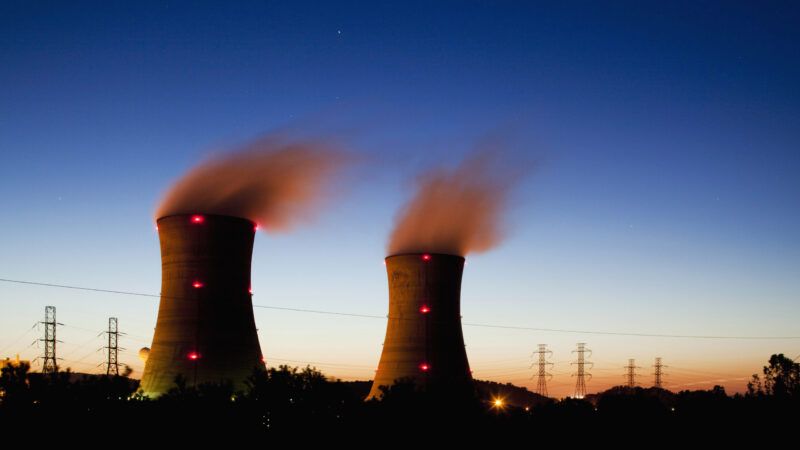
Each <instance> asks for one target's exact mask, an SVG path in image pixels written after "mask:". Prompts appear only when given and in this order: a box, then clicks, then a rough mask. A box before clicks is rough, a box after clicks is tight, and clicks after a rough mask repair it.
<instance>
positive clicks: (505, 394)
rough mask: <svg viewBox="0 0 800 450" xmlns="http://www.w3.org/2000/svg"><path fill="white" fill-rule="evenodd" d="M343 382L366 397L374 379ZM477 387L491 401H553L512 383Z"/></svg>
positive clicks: (482, 383)
mask: <svg viewBox="0 0 800 450" xmlns="http://www.w3.org/2000/svg"><path fill="white" fill-rule="evenodd" d="M342 383H344V384H345V385H347V386H349V387H350V388H351V389H352V390H353V392H355V393H356V395H358V396H359V397H364V398H366V397H367V395H368V394H369V390H370V388H371V387H372V381H342ZM475 387H476V388H477V390H478V395H479V396H480V397H481V398H482V399H485V400H487V401H490V400H493V399H495V398H502V399H503V402H504V403H505V404H507V405H512V406H518V407H520V408H524V407H526V406H527V407H535V406H538V405H541V404H543V403H548V402H551V401H553V399H551V398H548V397H543V396H541V395H539V394H537V393H535V392H531V391H529V390H527V389H526V388H524V387H519V386H515V385H513V384H511V383H506V384H502V383H495V382H493V381H483V380H475Z"/></svg>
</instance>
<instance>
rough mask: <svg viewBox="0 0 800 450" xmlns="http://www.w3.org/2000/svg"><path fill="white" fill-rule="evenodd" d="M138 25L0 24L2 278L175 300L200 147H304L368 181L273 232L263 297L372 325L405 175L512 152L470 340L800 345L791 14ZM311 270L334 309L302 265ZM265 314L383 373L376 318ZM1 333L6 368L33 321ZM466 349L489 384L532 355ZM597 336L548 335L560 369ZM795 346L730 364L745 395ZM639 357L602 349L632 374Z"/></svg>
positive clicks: (472, 299)
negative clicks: (775, 356) (507, 216)
mask: <svg viewBox="0 0 800 450" xmlns="http://www.w3.org/2000/svg"><path fill="white" fill-rule="evenodd" d="M135 3H136V4H135V5H131V4H125V3H123V2H96V3H92V2H74V3H73V2H70V3H67V2H29V1H6V2H3V3H1V4H0V155H2V159H0V205H2V209H3V214H2V215H0V232H1V233H0V236H2V237H1V238H0V239H2V241H0V242H2V248H3V254H2V256H0V277H7V278H18V279H30V280H37V281H52V282H61V283H66V284H78V285H87V286H96V287H105V288H111V289H115V288H118V289H130V290H137V291H146V292H157V291H158V286H159V264H158V245H157V236H156V235H155V234H154V233H153V230H152V219H153V218H152V214H153V210H154V208H155V205H156V203H157V202H158V199H159V197H160V195H161V194H162V193H163V191H164V190H165V189H166V188H167V187H168V186H169V185H170V183H171V182H172V181H173V180H174V179H175V178H176V177H178V176H179V175H180V174H182V173H183V172H184V171H185V170H186V169H188V168H189V167H191V166H192V165H193V164H195V163H196V162H198V161H199V160H200V159H202V158H203V157H205V156H206V155H208V154H209V153H210V152H212V151H217V150H220V149H225V148H228V147H231V146H234V145H237V144H240V143H242V142H246V141H247V140H248V139H251V138H253V137H255V136H258V135H260V134H262V133H264V132H268V131H271V130H276V129H287V128H288V129H290V130H293V131H294V132H298V133H301V134H302V133H309V134H328V135H331V136H336V137H338V138H340V139H342V141H344V142H345V143H346V145H347V146H349V147H351V148H352V149H353V150H354V151H356V152H358V153H361V154H364V155H368V158H367V159H368V160H369V161H371V163H370V164H368V165H367V166H368V167H366V168H363V169H362V171H361V173H360V174H359V177H358V178H360V179H359V180H358V181H354V182H353V183H351V186H350V187H349V190H348V192H347V193H346V194H345V195H343V197H342V199H341V200H340V202H339V204H337V205H335V206H333V207H331V208H329V209H328V210H327V211H326V212H325V213H324V214H322V215H320V218H319V220H318V221H316V222H315V223H313V224H309V225H307V226H305V227H302V229H298V230H297V231H296V232H295V233H292V234H290V235H280V236H263V235H262V236H259V242H258V243H257V244H258V245H257V249H256V256H255V261H254V263H255V268H254V287H255V288H256V290H257V291H259V292H260V293H261V292H263V294H262V295H263V296H262V297H261V298H260V299H259V298H258V297H257V298H256V301H257V302H258V301H261V302H262V303H264V304H275V305H295V306H301V307H319V308H323V309H334V310H347V311H356V312H366V313H378V314H381V313H382V311H383V310H384V309H385V278H384V277H385V274H383V273H382V270H383V267H382V266H381V265H380V261H381V258H382V256H383V253H384V252H385V243H386V238H387V236H388V234H389V232H390V230H391V225H392V219H393V217H394V214H395V212H396V211H397V209H398V207H399V206H400V205H402V203H403V201H404V200H405V199H407V198H408V194H409V192H408V184H407V180H408V179H410V178H411V177H413V175H414V174H415V173H417V172H418V171H419V170H420V168H424V167H426V166H427V165H429V164H438V163H444V164H454V163H456V162H457V161H458V160H460V158H461V157H462V155H464V154H465V153H466V152H467V151H469V150H470V149H471V147H472V146H473V145H475V143H476V142H477V141H479V140H480V139H482V138H484V137H486V136H487V135H491V136H495V135H503V136H508V137H509V139H510V142H512V144H511V145H510V147H509V151H511V152H513V153H515V154H517V157H519V155H520V154H523V155H525V156H527V157H529V158H533V159H536V160H539V161H541V165H540V166H539V169H538V171H537V173H536V174H535V176H534V177H532V178H531V179H530V180H529V181H528V182H526V183H525V184H524V185H523V186H522V188H521V189H520V191H519V192H518V193H517V196H516V198H515V202H514V205H515V207H514V209H513V211H512V212H511V224H512V226H511V229H512V233H511V235H510V236H509V238H508V239H507V240H506V242H505V243H504V244H503V245H502V246H500V247H499V248H498V249H496V250H494V251H492V252H490V253H487V254H484V255H476V256H475V257H474V258H473V259H474V260H475V261H476V264H471V266H470V267H471V268H472V267H475V269H474V271H475V272H474V273H468V274H467V275H466V278H465V283H466V284H465V293H464V302H465V306H464V309H465V320H467V319H468V318H472V319H473V321H485V322H498V323H510V324H522V325H528V326H542V327H552V328H559V327H560V328H577V329H589V330H606V329H609V330H615V331H620V330H621V331H643V332H665V333H670V332H674V333H683V332H686V333H690V334H705V333H710V334H715V333H716V334H734V335H742V334H744V335H753V334H755V335H758V334H771V335H798V334H800V333H799V332H798V328H797V325H796V322H795V321H792V320H790V319H789V318H791V317H797V316H798V314H800V309H798V308H800V306H798V304H800V302H798V301H797V292H798V288H800V282H798V280H800V242H798V232H797V230H798V229H799V228H798V222H800V220H799V219H800V212H798V211H800V208H798V203H799V202H798V200H800V176H798V175H799V174H800V89H798V80H800V27H798V26H797V24H798V23H800V6H799V5H798V4H797V3H796V2H752V3H737V2H697V1H694V2H667V3H668V4H656V2H608V3H602V2H557V3H559V4H558V5H552V4H549V3H551V2H548V3H538V2H497V1H493V2H407V1H404V2H395V3H393V4H390V3H388V2H358V3H355V2H354V3H344V2H321V3H320V4H316V3H313V2H312V3H304V2H285V3H282V4H278V3H277V2H242V4H240V5H236V6H231V5H222V4H221V3H220V4H213V3H200V2H135ZM376 162H377V163H376ZM272 255H275V256H280V258H272V257H271V256H272ZM309 257H312V258H313V259H314V261H315V266H317V267H319V268H320V269H323V268H324V270H321V271H322V272H323V274H322V275H321V276H320V280H319V282H320V284H321V286H320V287H316V286H314V285H309V284H308V283H306V282H303V277H302V276H301V275H299V274H298V270H297V269H296V268H297V267H298V266H302V265H303V264H305V263H307V259H308V258H309ZM276 259H279V261H276ZM293 268H294V269H293ZM259 282H260V283H261V286H260V290H259ZM322 285H324V287H323V286H322ZM490 299H491V300H490ZM136 302H138V303H136ZM136 302H134V301H131V300H130V299H109V298H105V297H96V296H95V297H91V296H90V297H86V294H81V295H79V294H76V293H66V294H64V293H63V292H59V291H42V290H33V291H32V290H31V288H27V287H26V288H23V287H19V286H0V307H2V309H3V311H13V312H15V314H14V316H15V317H16V316H19V317H24V318H25V321H28V317H30V320H29V321H30V322H31V323H33V321H35V320H37V318H38V316H39V315H41V310H42V309H43V306H44V305H46V304H57V305H60V306H61V307H62V310H63V311H64V312H63V314H69V313H70V311H73V310H77V308H78V306H76V305H80V306H79V307H80V309H81V310H83V311H85V312H86V314H87V315H86V316H85V317H84V316H80V317H78V318H75V319H74V320H72V322H74V323H78V324H80V325H79V326H82V327H85V328H96V326H95V323H97V324H99V325H97V327H102V326H103V325H102V324H103V322H104V320H105V319H104V317H107V316H108V315H113V314H117V315H119V316H120V321H121V322H120V323H121V325H123V326H124V325H125V324H126V322H125V321H126V320H128V321H129V322H128V323H130V326H133V327H138V330H136V331H137V332H138V334H139V335H141V336H143V337H145V338H149V336H150V331H148V330H149V328H148V327H152V324H153V323H154V321H155V313H156V308H155V304H154V303H152V302H151V303H146V304H145V303H141V300H136ZM259 313H260V312H259ZM126 314H127V316H126ZM270 314H272V315H270ZM270 314H265V315H263V316H258V317H257V319H258V320H259V325H260V328H261V329H262V331H263V333H272V332H275V333H278V336H273V335H271V334H266V335H264V334H262V342H266V344H264V345H265V353H266V354H267V356H270V354H272V355H273V356H275V355H276V354H277V355H278V356H282V355H293V356H295V358H294V359H297V360H304V359H307V360H312V361H315V360H319V359H320V358H322V360H323V361H325V358H326V355H332V354H333V355H339V356H327V358H328V359H330V358H335V359H336V360H337V361H344V362H345V363H347V362H348V361H351V362H356V363H361V364H363V366H364V367H371V366H373V365H374V363H376V362H377V358H378V355H379V351H376V348H377V349H379V347H380V342H381V340H382V337H383V326H384V324H381V323H378V324H367V325H352V324H347V326H346V327H344V328H345V329H342V327H343V325H342V324H335V323H330V322H326V323H325V324H316V325H315V326H317V328H318V329H321V330H322V331H320V333H321V335H320V337H319V340H314V339H312V338H311V337H309V339H308V340H306V341H304V342H293V343H291V344H290V345H291V346H293V347H291V348H290V347H287V346H284V345H283V343H282V341H281V337H292V336H293V335H292V334H291V330H302V329H304V328H306V327H307V321H308V320H311V319H309V318H308V317H306V316H302V315H301V316H286V317H280V318H276V317H274V314H275V313H273V312H271V313H270ZM8 317H9V316H7V315H6V314H3V318H2V319H0V325H2V329H4V330H5V329H8V330H9V332H8V335H6V333H3V335H1V336H0V346H5V344H6V343H7V342H9V341H12V340H13V338H14V337H15V336H16V335H17V334H19V333H22V332H23V331H24V329H25V328H26V327H27V325H26V326H23V325H22V324H17V323H16V320H12V319H10V318H8ZM278 319H280V321H279V322H280V323H277V322H276V323H273V321H277V320H278ZM65 320H66V319H65ZM137 320H138V321H139V324H135V322H134V321H137ZM312 321H313V320H312ZM23 322H24V321H23ZM12 325H13V326H12ZM351 325H352V326H351ZM15 327H16V328H19V330H16V328H15ZM281 327H284V328H281ZM320 327H321V328H320ZM359 327H366V328H363V329H362V328H359ZM275 330H278V331H275ZM280 330H283V333H284V334H280V333H281V331H280ZM466 332H467V340H468V345H469V341H470V340H471V341H472V343H474V347H475V349H474V353H471V354H470V357H471V358H472V359H475V360H476V361H477V363H476V364H477V366H476V367H479V368H480V361H481V359H480V358H482V357H483V355H490V356H489V359H491V355H495V354H502V355H506V356H505V357H506V358H509V359H510V358H514V357H520V358H522V359H523V360H524V359H525V357H526V356H527V353H528V352H529V350H528V348H529V347H532V345H533V344H535V343H536V342H534V341H536V340H537V339H540V337H539V336H536V335H533V336H522V338H521V337H520V336H519V335H518V334H516V335H509V336H507V339H506V340H504V338H502V337H498V336H496V335H491V334H488V333H490V332H489V331H483V330H481V331H476V330H466ZM326 333H327V334H326ZM470 333H472V334H470ZM483 333H487V334H485V335H484V334H483ZM301 336H304V337H308V336H307V335H306V334H301ZM331 336H340V338H339V339H340V340H339V341H337V340H335V339H334V340H332V339H331ZM87 337H88V336H87ZM544 338H545V337H542V339H544ZM579 338H580V336H572V335H568V336H552V337H547V338H546V339H550V342H552V343H553V345H556V346H557V345H558V344H557V343H558V342H562V341H563V342H562V344H563V348H562V349H560V350H561V353H562V354H564V355H566V354H567V353H568V351H569V350H570V349H571V346H572V345H573V344H574V342H575V340H576V339H579ZM75 339H77V340H80V339H81V338H80V337H76V338H75ZM145 340H146V339H145ZM287 340H288V339H287ZM294 340H295V341H298V339H294ZM320 340H322V341H325V342H326V343H329V345H333V346H335V345H339V346H340V347H337V348H339V349H340V351H339V352H338V353H337V351H336V350H335V349H334V350H332V349H331V348H319V344H320ZM276 341H278V342H276ZM337 342H338V344H336V343H337ZM362 343H364V344H362ZM479 343H480V345H479ZM646 344H647V346H650V345H651V344H652V343H650V342H647V343H646ZM667 344H669V345H667ZM672 344H673V343H665V344H664V349H663V350H662V353H666V352H667V351H670V350H672V349H675V348H678V347H679V346H673V345H672ZM136 345H140V344H131V345H129V346H130V347H134V346H136ZM141 345H143V344H141ZM287 345H289V344H287ZM359 345H361V347H359ZM636 345H638V344H636ZM731 345H733V344H731ZM799 345H800V344H798V342H797V341H786V342H782V343H781V344H780V345H778V347H780V348H773V347H774V346H773V347H770V346H769V345H761V346H754V347H753V348H752V349H751V350H752V351H751V352H750V353H748V351H744V352H743V353H741V354H742V355H743V356H741V358H743V359H742V360H733V361H731V360H720V361H717V362H716V363H715V364H716V365H714V367H722V366H725V367H728V368H732V367H740V366H744V367H747V370H744V375H749V373H748V372H747V371H748V370H750V366H752V365H753V364H756V367H755V369H756V370H753V371H757V369H758V367H759V366H758V364H761V362H762V360H764V361H765V360H766V357H767V356H768V355H769V354H770V352H772V351H777V350H784V351H786V352H787V353H791V352H792V351H795V352H800V347H799ZM781 346H783V347H781ZM597 347H598V346H597V345H595V349H596V350H598V349H597ZM636 348H638V347H636V346H635V345H633V344H630V343H626V342H622V341H619V342H616V341H615V342H609V343H608V344H607V348H606V349H604V350H605V351H606V353H608V354H609V355H613V356H609V359H610V361H609V364H611V365H613V366H614V367H616V365H620V364H622V363H624V362H625V360H624V359H623V358H625V357H628V356H629V355H631V354H634V353H635V351H636V350H635V349H636ZM642 348H644V345H643V346H642ZM680 348H681V349H682V350H683V348H682V347H680ZM688 348H690V347H687V349H688ZM692 348H694V347H692ZM731 348H733V347H731ZM272 349H277V350H275V352H272V351H271V350H272ZM712 350H713V352H715V354H716V352H717V351H720V350H721V349H720V348H718V347H713V349H709V348H705V347H703V348H699V349H698V348H695V351H697V352H698V353H696V354H695V355H694V356H692V357H696V358H700V357H701V356H702V357H703V358H706V357H707V356H708V354H711V353H712ZM727 350H729V348H725V351H727ZM687 351H688V350H687ZM315 352H319V353H320V355H321V356H319V355H317V354H316V353H315ZM674 352H675V355H674V356H673V358H677V357H678V356H677V355H678V354H681V353H680V352H679V351H678V350H674ZM77 353H78V354H80V353H81V351H80V350H78V352H77ZM0 356H4V355H0ZM651 356H652V355H650V354H649V353H642V354H641V355H640V357H641V358H650V357H651ZM664 356H666V355H664ZM564 357H565V358H566V356H564ZM287 358H290V357H287ZM687 358H689V357H688V356H687ZM617 360H619V361H617ZM617 363H619V364H617ZM487 364H488V363H487ZM520 364H522V365H525V366H526V367H527V365H526V364H527V363H524V364H523V363H520ZM687 364H688V363H687ZM510 370H511V369H509V371H510ZM731 370H733V369H731ZM365 371H366V372H367V373H369V370H367V369H365ZM509 373H510V372H509ZM726 373H727V372H726ZM750 373H752V372H750ZM737 374H739V373H738V372H736V373H734V375H737ZM488 376H489V375H487V377H488ZM497 378H498V379H501V378H502V377H500V376H498V377H497ZM512 379H513V377H512ZM525 379H527V377H526V378H525ZM519 382H520V383H522V381H519ZM740 384H742V383H740ZM736 386H738V385H736ZM736 386H734V387H736Z"/></svg>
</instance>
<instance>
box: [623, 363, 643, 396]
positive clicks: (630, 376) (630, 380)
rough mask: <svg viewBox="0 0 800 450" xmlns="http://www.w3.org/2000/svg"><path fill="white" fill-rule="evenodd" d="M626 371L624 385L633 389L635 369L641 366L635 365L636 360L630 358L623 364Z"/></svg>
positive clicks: (634, 385)
mask: <svg viewBox="0 0 800 450" xmlns="http://www.w3.org/2000/svg"><path fill="white" fill-rule="evenodd" d="M625 369H627V372H626V373H625V379H626V380H627V383H626V385H627V386H628V387H629V388H631V389H633V388H635V387H636V377H637V375H636V369H641V367H639V366H637V365H636V360H635V359H633V358H631V359H629V360H628V365H627V366H625Z"/></svg>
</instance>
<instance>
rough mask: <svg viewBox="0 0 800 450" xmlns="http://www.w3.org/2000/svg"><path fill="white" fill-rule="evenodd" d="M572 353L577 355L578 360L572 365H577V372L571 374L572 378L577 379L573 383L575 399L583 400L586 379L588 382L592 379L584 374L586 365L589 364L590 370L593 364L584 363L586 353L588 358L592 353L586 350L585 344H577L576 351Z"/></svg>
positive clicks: (590, 375) (588, 374)
mask: <svg viewBox="0 0 800 450" xmlns="http://www.w3.org/2000/svg"><path fill="white" fill-rule="evenodd" d="M572 353H577V354H578V360H577V361H575V362H573V363H572V364H577V365H578V372H577V373H574V374H572V376H577V377H578V381H577V382H576V383H575V398H584V397H586V381H587V380H586V377H588V378H589V381H591V379H592V374H591V373H587V372H586V365H587V364H589V368H590V369H591V368H592V367H594V363H591V362H587V361H586V356H587V355H586V353H588V356H592V351H591V350H589V349H588V348H586V343H584V342H578V349H577V350H573V351H572Z"/></svg>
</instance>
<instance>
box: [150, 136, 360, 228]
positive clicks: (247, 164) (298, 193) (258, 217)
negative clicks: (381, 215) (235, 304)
mask: <svg viewBox="0 0 800 450" xmlns="http://www.w3.org/2000/svg"><path fill="white" fill-rule="evenodd" d="M346 160H347V157H346V155H345V154H344V153H343V152H341V151H339V150H336V149H334V148H332V147H331V146H329V145H326V144H323V143H321V142H319V141H314V140H304V141H289V142H287V141H286V140H283V139H279V138H276V137H266V138H262V139H260V140H257V141H255V142H253V143H251V144H249V145H247V146H245V147H243V148H240V149H238V150H237V151H235V152H233V153H228V154H224V155H218V156H215V157H213V158H211V159H209V160H207V161H205V162H203V163H201V164H199V165H198V166H196V167H194V168H193V169H192V170H190V171H189V172H188V173H187V174H186V175H184V176H183V177H182V178H181V179H179V180H178V181H177V182H176V183H175V184H174V185H173V186H172V188H170V190H169V191H168V192H167V194H166V195H165V196H164V198H163V200H162V201H161V204H160V205H159V206H158V208H157V212H156V217H157V218H158V217H164V216H168V215H173V214H191V213H206V214H222V215H230V216H236V217H244V218H247V219H250V220H252V221H254V222H256V223H257V224H258V225H259V227H261V228H263V229H265V230H267V231H282V230H286V229H288V228H290V227H291V226H292V225H294V224H295V223H296V222H297V221H298V220H301V219H305V218H307V217H308V216H309V215H310V214H311V212H312V211H313V210H314V209H315V207H317V206H318V205H319V203H320V202H321V200H323V198H324V194H325V187H326V185H327V184H328V182H329V181H331V180H332V178H333V176H334V175H336V174H337V173H338V171H339V170H340V169H342V168H343V166H344V163H345V162H346Z"/></svg>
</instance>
